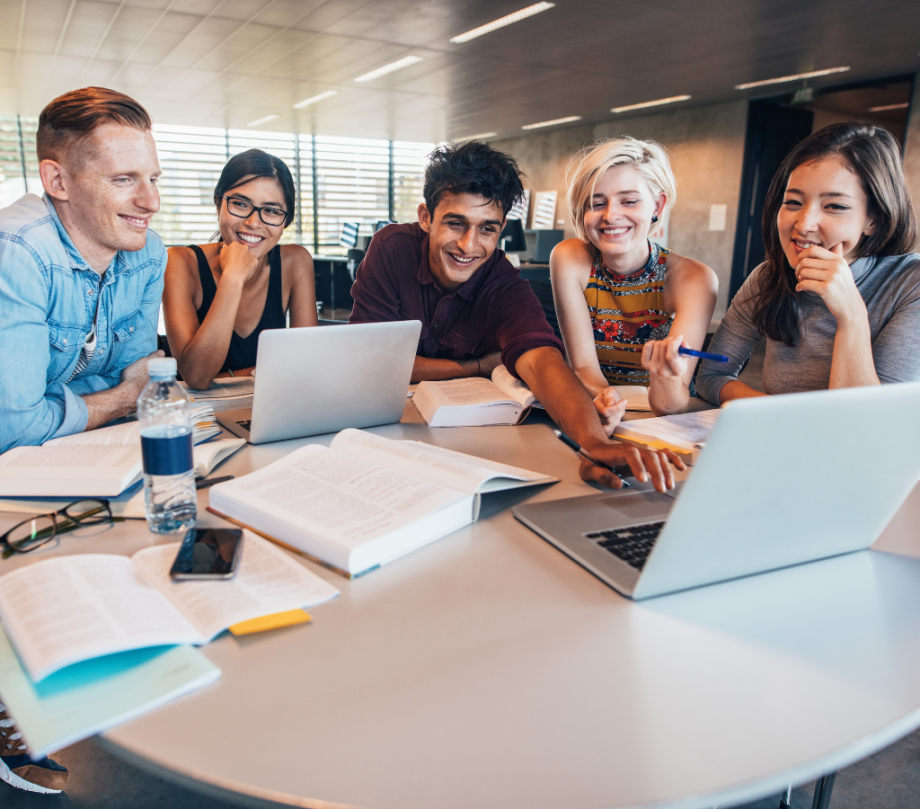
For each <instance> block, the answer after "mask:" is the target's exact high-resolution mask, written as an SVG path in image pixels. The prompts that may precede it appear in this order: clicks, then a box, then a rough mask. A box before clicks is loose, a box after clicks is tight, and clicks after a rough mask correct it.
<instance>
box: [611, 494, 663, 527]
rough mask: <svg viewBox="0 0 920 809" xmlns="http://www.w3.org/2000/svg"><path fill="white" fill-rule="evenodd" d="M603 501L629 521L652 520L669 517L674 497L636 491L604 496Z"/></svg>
mask: <svg viewBox="0 0 920 809" xmlns="http://www.w3.org/2000/svg"><path fill="white" fill-rule="evenodd" d="M601 503H603V504H604V505H605V506H606V507H607V508H609V509H610V510H611V511H615V512H617V513H618V514H619V515H621V516H622V518H623V519H624V520H625V521H627V522H650V521H652V520H663V519H664V518H665V517H667V516H668V512H669V511H670V510H671V507H672V506H673V505H674V498H673V497H669V496H668V495H666V494H659V493H658V492H634V493H631V494H613V495H610V496H609V497H603V498H601Z"/></svg>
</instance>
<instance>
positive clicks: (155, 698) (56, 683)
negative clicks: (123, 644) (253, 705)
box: [0, 627, 220, 758]
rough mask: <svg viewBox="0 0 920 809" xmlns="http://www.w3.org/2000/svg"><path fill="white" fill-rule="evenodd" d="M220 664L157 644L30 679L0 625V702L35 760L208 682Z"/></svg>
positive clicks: (184, 649) (191, 650)
mask: <svg viewBox="0 0 920 809" xmlns="http://www.w3.org/2000/svg"><path fill="white" fill-rule="evenodd" d="M219 677H220V669H219V668H217V667H216V666H215V665H214V664H213V663H211V661H210V660H208V659H207V657H205V656H204V655H203V654H202V653H201V652H200V651H198V650H197V649H195V648H193V647H191V646H160V647H155V648H148V649H136V650H133V651H130V652H121V653H120V654H113V655H107V656H106V657H99V658H96V659H94V660H87V661H85V662H83V663H77V664H75V665H73V666H68V667H67V668H65V669H61V670H60V671H58V672H56V673H54V674H52V675H50V676H48V677H46V678H45V679H44V680H42V681H41V682H40V683H33V682H32V681H31V680H30V679H29V675H28V674H27V673H26V671H25V669H24V668H23V666H22V664H21V663H20V662H19V658H18V657H17V656H16V652H15V651H14V649H13V647H12V646H11V645H10V642H9V640H8V638H7V636H6V633H5V632H4V631H3V628H2V627H0V703H3V704H5V705H6V706H7V707H8V708H9V710H10V713H11V714H12V716H13V718H14V719H15V720H16V722H17V724H18V725H19V729H20V730H21V731H22V733H23V736H24V737H25V740H26V741H27V742H28V743H29V752H30V753H31V755H32V757H33V758H41V757H42V756H47V755H50V754H51V753H53V752H54V751H56V750H60V749H61V748H62V747H66V746H67V745H70V744H74V743H75V742H78V741H80V740H81V739H85V738H87V737H88V736H93V735H94V734H96V733H101V732H102V731H104V730H106V729H108V728H111V727H114V726H115V725H118V724H120V723H121V722H125V721H127V720H128V719H133V718H134V717H135V716H140V715H141V714H142V713H146V712H147V711H150V710H153V709H154V708H156V707H158V706H160V705H163V704H164V703H166V702H169V701H170V700H172V699H175V698H176V697H179V696H181V695H182V694H187V693H188V692H190V691H194V690H195V689H196V688H201V687H202V686H205V685H207V684H208V683H212V682H214V681H215V680H217V679H218V678H219Z"/></svg>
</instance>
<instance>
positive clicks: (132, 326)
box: [112, 311, 142, 347]
mask: <svg viewBox="0 0 920 809" xmlns="http://www.w3.org/2000/svg"><path fill="white" fill-rule="evenodd" d="M141 317H142V315H141V313H140V312H139V311H138V312H132V313H131V314H130V315H127V316H125V317H123V318H122V319H121V320H119V321H118V322H116V323H115V324H114V325H113V326H112V332H113V333H114V335H115V341H116V342H118V343H122V346H123V347H127V346H124V344H125V343H127V342H128V341H129V340H131V339H132V338H133V337H134V336H135V335H136V334H137V333H138V327H139V326H140V320H141Z"/></svg>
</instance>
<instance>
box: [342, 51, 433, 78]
mask: <svg viewBox="0 0 920 809" xmlns="http://www.w3.org/2000/svg"><path fill="white" fill-rule="evenodd" d="M421 61H422V57H421V56H404V57H403V58H402V59H397V60H396V61H395V62H390V64H388V65H383V66H382V67H378V68H377V69H376V70H372V71H370V73H364V74H363V75H361V76H358V78H356V79H355V81H356V82H365V81H373V80H374V79H379V78H380V77H381V76H386V75H387V74H388V73H395V72H396V71H397V70H402V69H403V68H406V67H411V66H412V65H417V64H418V63H419V62H421Z"/></svg>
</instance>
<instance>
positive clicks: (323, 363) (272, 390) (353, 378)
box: [217, 320, 422, 444]
mask: <svg viewBox="0 0 920 809" xmlns="http://www.w3.org/2000/svg"><path fill="white" fill-rule="evenodd" d="M421 329H422V324H421V323H420V322H419V321H417V320H400V321H397V322H394V323H361V324H355V325H347V326H346V325H342V326H319V327H313V328H303V329H270V330H268V331H263V332H262V333H261V334H260V335H259V350H258V354H257V355H256V369H257V372H256V383H255V390H254V391H253V396H252V409H246V410H224V411H223V412H220V413H217V420H218V422H220V424H222V425H223V426H224V427H226V428H227V429H228V430H229V431H230V432H231V433H233V434H234V435H238V436H239V437H240V438H245V439H246V440H247V441H249V442H250V443H252V444H263V443H265V442H267V441H283V440H284V439H287V438H301V437H303V436H307V435H320V434H322V433H331V432H335V431H337V430H342V429H344V428H345V427H374V426H376V425H378V424H391V423H392V422H395V421H399V420H400V418H402V413H403V408H404V407H405V405H406V392H407V391H408V389H409V380H410V378H411V376H412V365H413V363H414V361H415V354H416V351H417V350H418V340H419V334H420V333H421Z"/></svg>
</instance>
